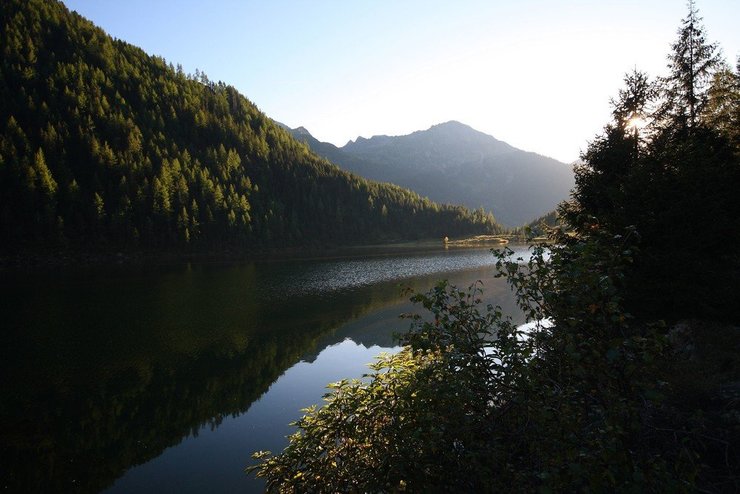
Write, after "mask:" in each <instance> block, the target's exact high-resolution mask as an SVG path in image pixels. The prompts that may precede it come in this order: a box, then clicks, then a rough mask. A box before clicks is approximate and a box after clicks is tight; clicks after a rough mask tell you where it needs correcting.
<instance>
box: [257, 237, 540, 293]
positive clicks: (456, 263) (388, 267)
mask: <svg viewBox="0 0 740 494" xmlns="http://www.w3.org/2000/svg"><path fill="white" fill-rule="evenodd" d="M518 256H519V257H521V256H528V251H527V250H526V248H519V249H517V250H515V255H514V257H515V258H516V257H518ZM311 262H312V263H313V265H311V266H303V267H302V269H300V270H294V271H292V272H291V273H290V281H289V283H287V281H288V280H283V279H278V280H272V282H271V283H269V284H270V286H269V287H268V289H270V290H271V291H273V290H274V291H280V292H282V293H287V294H290V295H306V294H309V293H310V294H316V293H326V292H337V291H344V290H352V289H355V288H359V287H364V286H369V285H374V284H378V283H387V282H395V281H403V280H405V279H410V278H414V277H418V276H428V275H434V274H445V273H453V272H459V271H464V270H468V269H476V268H482V267H487V266H493V265H495V264H496V258H495V256H494V255H493V254H491V252H490V250H489V249H471V250H467V251H465V252H460V251H446V252H436V253H430V254H418V255H415V256H408V255H406V256H402V257H400V256H399V257H375V258H364V259H341V260H331V261H311Z"/></svg>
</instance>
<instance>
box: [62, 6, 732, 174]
mask: <svg viewBox="0 0 740 494" xmlns="http://www.w3.org/2000/svg"><path fill="white" fill-rule="evenodd" d="M64 3H65V4H66V5H67V7H68V8H70V9H71V10H76V11H77V12H78V13H79V14H81V15H83V16H84V17H86V18H88V19H90V20H91V21H93V22H94V23H95V24H97V25H98V26H100V27H102V28H103V29H104V30H106V31H107V32H108V33H109V34H111V35H112V36H114V37H116V38H119V39H122V40H125V41H127V42H129V43H131V44H134V45H137V46H139V47H141V48H142V49H144V50H145V51H146V52H148V53H149V54H152V55H158V56H161V57H164V58H165V59H166V60H167V61H168V62H172V63H173V64H174V65H177V64H181V65H182V67H183V69H184V70H185V72H187V73H194V72H195V70H196V69H199V70H201V71H203V72H205V73H206V74H207V75H208V77H209V79H211V80H213V81H223V82H225V83H226V84H229V85H232V86H234V87H235V88H237V89H238V90H239V91H240V92H241V93H242V94H244V95H245V96H246V97H247V98H249V99H250V100H251V101H252V102H254V103H255V104H256V105H257V106H258V107H259V108H260V109H261V110H262V111H263V112H265V113H266V114H267V115H268V116H269V117H271V118H273V119H275V120H278V121H280V122H282V123H284V124H286V125H288V126H290V127H293V128H295V127H298V126H303V127H305V128H307V129H308V130H309V131H310V132H311V133H312V134H313V135H314V137H316V138H317V139H319V140H322V141H327V142H331V143H333V144H336V145H338V146H342V145H344V144H345V143H346V142H347V141H348V140H350V139H356V138H357V137H358V136H363V137H371V136H373V135H380V134H385V135H404V134H409V133H411V132H414V131H416V130H423V129H427V128H429V127H430V126H432V125H434V124H438V123H442V122H446V121H449V120H457V121H460V122H462V123H465V124H467V125H470V126H471V127H473V128H475V129H477V130H480V131H482V132H485V133H487V134H490V135H492V136H494V137H496V138H497V139H500V140H503V141H506V142H508V143H509V144H511V145H513V146H516V147H518V148H520V149H524V150H526V151H534V152H537V153H539V154H542V155H545V156H550V157H553V158H556V159H559V160H561V161H564V162H572V161H573V160H575V159H577V158H578V156H579V154H580V152H581V151H583V150H584V149H585V148H586V146H587V144H588V142H589V140H592V139H593V138H594V137H595V136H596V135H597V134H598V133H599V132H600V131H601V129H602V128H603V126H604V125H605V124H606V123H607V122H608V121H609V118H610V107H609V98H610V97H613V96H615V95H616V94H617V91H618V90H619V88H620V87H621V86H622V79H623V77H624V74H625V73H626V72H629V71H631V70H632V69H633V68H637V69H639V70H642V71H645V72H647V73H648V74H649V75H650V76H651V77H656V76H658V75H664V74H665V73H666V63H667V61H666V57H667V55H668V53H669V51H670V45H671V43H672V42H673V41H675V39H676V32H677V30H678V28H679V26H680V23H681V19H683V18H684V17H685V16H686V13H687V5H686V2H685V1H684V0H649V1H648V0H619V1H617V0H592V1H583V0H581V1H577V0H550V1H545V0H456V1H438V0H373V1H371V0H352V1H350V0H290V1H289V0H269V1H268V0H261V1H257V0H209V1H207V2H206V1H202V0H156V1H152V0H126V1H121V0H64ZM697 6H698V8H699V13H700V15H701V16H702V17H703V18H704V25H705V28H706V30H707V34H708V39H709V41H710V42H716V43H718V44H719V45H720V47H721V48H722V53H723V54H724V56H725V58H726V59H727V60H728V62H729V63H730V64H731V65H732V66H734V65H735V61H736V60H737V57H738V56H740V29H738V28H737V25H738V20H740V1H737V0H698V1H697Z"/></svg>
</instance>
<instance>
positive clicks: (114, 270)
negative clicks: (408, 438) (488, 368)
mask: <svg viewBox="0 0 740 494" xmlns="http://www.w3.org/2000/svg"><path fill="white" fill-rule="evenodd" d="M494 263H495V258H494V257H493V255H492V254H491V253H490V252H489V251H488V250H486V249H459V250H453V249H450V250H443V249H441V248H440V249H439V250H438V251H432V252H428V251H427V252H424V253H420V252H416V253H414V252H406V253H402V254H398V253H396V254H394V255H392V256H376V257H366V258H344V259H324V260H299V261H272V262H255V263H246V262H245V263H234V264H226V263H219V264H197V265H195V264H188V265H181V266H135V267H131V266H126V267H108V268H104V269H103V268H96V269H92V268H83V269H77V270H60V271H56V272H54V273H32V274H24V275H19V274H14V273H0V276H2V278H0V316H1V317H2V319H1V320H2V321H3V324H2V326H3V328H2V330H1V331H0V371H1V373H0V380H1V381H0V382H1V384H2V387H1V388H0V418H1V419H2V428H0V430H1V431H2V432H0V446H1V448H0V449H1V452H0V455H1V456H0V489H5V490H6V491H8V492H16V491H18V492H101V491H105V492H111V493H131V492H152V493H153V492H206V491H207V492H211V493H219V492H261V490H262V486H263V484H262V482H261V481H258V480H256V479H254V478H252V477H250V476H248V475H246V474H245V473H244V468H245V467H246V466H248V465H250V464H252V460H251V457H250V455H251V453H252V452H254V451H256V450H265V449H266V450H272V451H280V450H282V448H284V447H285V446H286V444H287V440H286V439H285V436H286V435H288V434H289V433H291V432H292V429H291V427H289V426H288V423H289V422H291V421H293V420H295V419H297V418H298V417H299V416H300V414H301V413H300V409H301V408H304V407H306V406H308V405H311V404H313V403H320V402H321V396H322V395H323V394H324V393H325V392H326V389H325V386H326V384H327V383H329V382H332V381H337V380H339V379H341V378H349V377H360V376H361V375H362V374H363V373H364V372H366V371H367V370H368V369H367V364H368V363H370V362H372V361H373V359H374V357H375V356H377V355H378V354H379V353H381V352H393V351H397V350H398V349H399V348H398V347H397V342H396V340H395V339H394V337H393V334H394V333H396V332H403V331H405V330H406V329H408V325H409V323H408V321H405V320H400V319H399V318H398V316H399V315H400V314H401V313H405V312H413V311H421V310H422V309H421V308H417V307H415V306H413V305H412V304H410V303H409V302H408V295H403V294H402V293H401V286H402V285H404V286H410V287H411V288H414V289H416V290H426V289H428V288H431V287H432V286H433V285H434V283H435V282H436V281H437V280H439V279H444V278H446V279H449V280H450V281H451V282H453V283H455V284H456V285H458V286H460V287H463V286H465V287H467V286H468V285H470V284H471V283H473V282H475V281H476V280H481V281H482V282H483V283H484V286H485V298H486V299H487V300H488V301H491V302H493V303H494V304H498V305H501V306H502V307H503V308H504V310H505V311H507V312H509V313H511V314H512V315H513V316H514V319H515V321H516V320H521V315H520V314H519V313H518V311H517V310H516V309H515V304H514V301H513V297H512V295H511V293H510V291H509V289H508V287H507V286H506V284H505V282H504V281H503V280H500V279H495V278H494V269H493V264H494Z"/></svg>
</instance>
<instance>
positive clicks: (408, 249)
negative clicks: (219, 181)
mask: <svg viewBox="0 0 740 494" xmlns="http://www.w3.org/2000/svg"><path fill="white" fill-rule="evenodd" d="M526 240H527V239H526V238H524V237H521V236H517V235H506V234H501V235H471V236H467V237H461V238H449V237H442V238H435V239H423V240H399V241H385V242H378V243H364V244H342V245H308V246H289V247H272V248H253V249H249V250H243V251H238V250H236V249H222V250H218V249H212V250H208V249H203V250H192V251H187V250H182V249H180V250H175V249H173V250H151V249H150V250H145V249H141V250H123V249H105V248H100V249H95V250H93V249H79V248H74V249H73V248H70V249H48V250H45V251H30V252H16V253H3V254H0V272H2V271H20V272H22V271H36V270H42V271H43V270H45V269H56V268H63V269H75V268H83V267H93V266H125V265H146V264H178V263H188V262H197V263H206V264H208V263H221V262H245V261H254V262H272V261H298V260H319V259H327V260H329V259H346V258H352V257H384V256H393V255H399V254H403V253H425V252H436V251H440V250H449V249H480V248H495V247H504V246H506V245H507V244H509V243H510V242H511V243H516V244H519V243H522V244H524V243H526Z"/></svg>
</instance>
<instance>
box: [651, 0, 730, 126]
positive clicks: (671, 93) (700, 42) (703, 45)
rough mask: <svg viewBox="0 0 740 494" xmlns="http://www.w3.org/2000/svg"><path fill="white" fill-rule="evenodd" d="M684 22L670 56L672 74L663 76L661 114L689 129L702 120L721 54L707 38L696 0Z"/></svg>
mask: <svg viewBox="0 0 740 494" xmlns="http://www.w3.org/2000/svg"><path fill="white" fill-rule="evenodd" d="M688 7H689V13H688V15H687V16H686V18H684V19H683V21H682V22H681V27H680V28H679V30H678V39H677V40H676V42H675V43H673V45H672V46H671V53H670V55H669V56H668V69H669V71H670V72H669V75H668V76H666V77H664V78H663V95H664V104H663V106H662V108H661V111H660V115H659V116H661V117H662V118H663V119H664V120H666V123H667V124H668V125H669V126H675V125H677V126H678V128H679V129H680V130H681V131H684V132H685V131H688V130H690V129H693V128H694V127H696V125H697V124H698V123H699V122H700V118H699V117H700V116H701V114H702V111H703V110H704V107H705V106H706V104H707V100H708V94H707V93H708V89H709V84H710V82H711V79H712V76H713V74H714V72H715V70H716V69H717V68H718V67H719V65H720V63H721V61H722V57H721V54H720V51H719V48H718V47H717V45H716V44H715V43H709V42H708V41H707V35H706V31H705V29H704V26H703V24H702V18H701V17H700V16H699V11H698V9H697V8H696V5H695V4H694V1H693V0H689V5H688Z"/></svg>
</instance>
